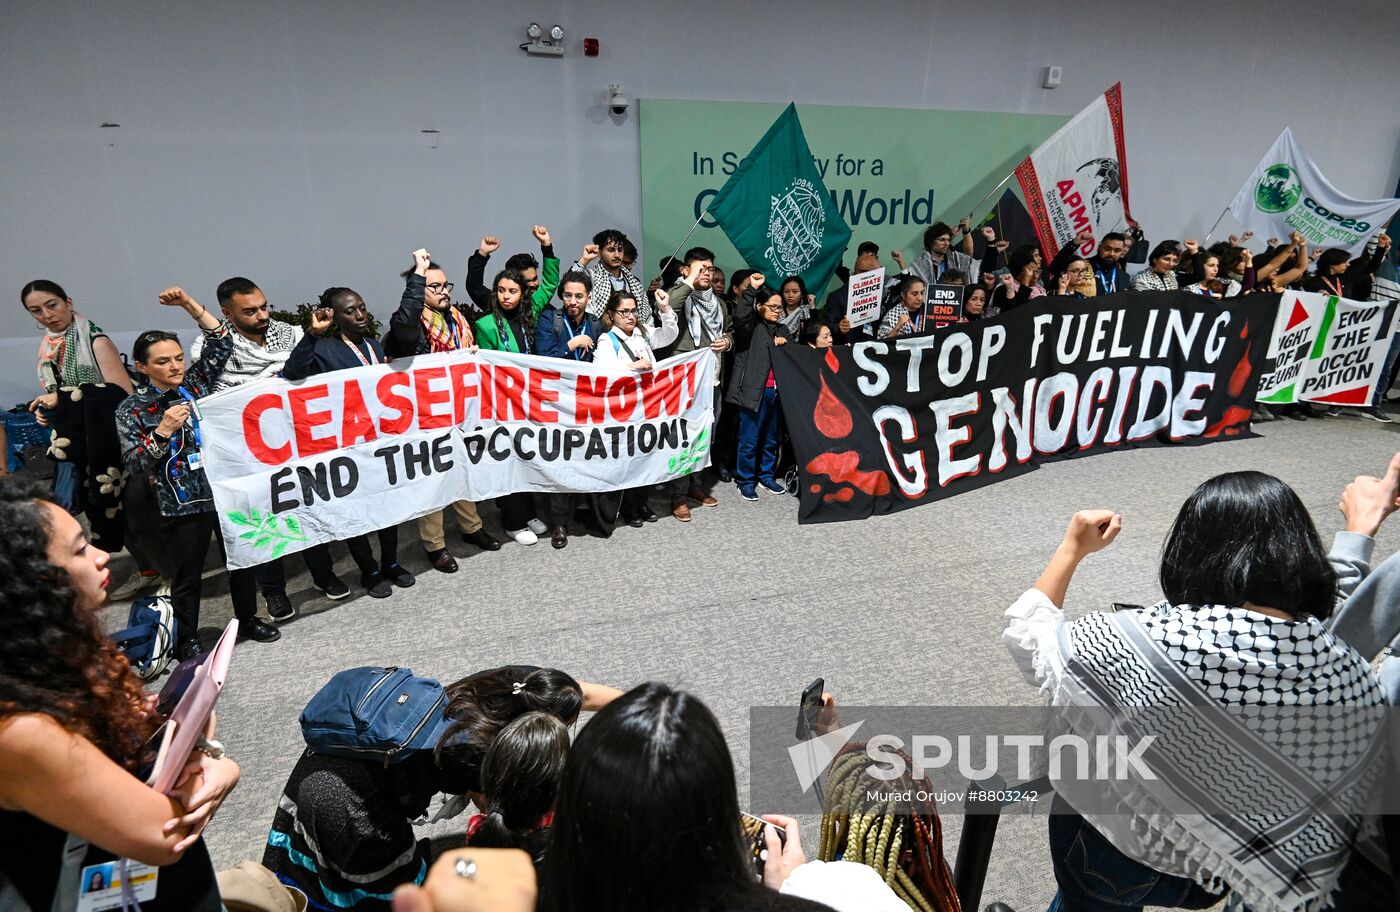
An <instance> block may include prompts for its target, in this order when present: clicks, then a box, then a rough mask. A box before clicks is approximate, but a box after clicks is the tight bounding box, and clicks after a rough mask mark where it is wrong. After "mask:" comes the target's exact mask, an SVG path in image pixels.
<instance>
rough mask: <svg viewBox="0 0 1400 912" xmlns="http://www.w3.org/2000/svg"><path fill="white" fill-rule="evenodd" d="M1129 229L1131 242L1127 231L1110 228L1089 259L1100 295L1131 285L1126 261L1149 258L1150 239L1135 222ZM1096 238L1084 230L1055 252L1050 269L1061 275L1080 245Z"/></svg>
mask: <svg viewBox="0 0 1400 912" xmlns="http://www.w3.org/2000/svg"><path fill="white" fill-rule="evenodd" d="M1128 233H1129V234H1131V235H1132V236H1133V237H1132V240H1131V242H1130V241H1129V237H1128V234H1123V233H1122V232H1118V231H1110V232H1109V233H1108V234H1105V235H1104V236H1103V240H1101V241H1099V252H1098V254H1097V255H1096V256H1094V258H1093V259H1091V260H1089V268H1090V269H1092V270H1093V271H1094V284H1095V285H1096V286H1098V288H1097V291H1098V293H1099V294H1101V295H1109V294H1114V293H1115V292H1119V291H1128V290H1129V289H1131V288H1132V279H1130V278H1129V277H1128V270H1127V264H1128V263H1142V262H1144V261H1146V259H1147V241H1146V240H1144V239H1143V236H1142V231H1141V229H1139V228H1138V227H1137V223H1136V222H1134V223H1132V225H1131V226H1130V227H1129V229H1128ZM1093 239H1094V234H1093V232H1091V231H1081V232H1080V233H1079V234H1078V235H1076V236H1075V238H1074V240H1073V241H1072V242H1071V243H1068V244H1066V245H1065V246H1064V247H1061V248H1060V252H1059V253H1057V254H1055V258H1054V259H1053V260H1051V261H1050V267H1049V269H1048V270H1047V272H1049V273H1050V275H1052V276H1059V275H1060V274H1061V273H1063V272H1064V271H1065V269H1066V268H1067V267H1068V266H1069V264H1070V261H1071V260H1073V259H1074V258H1075V257H1076V256H1078V252H1079V248H1080V247H1081V246H1083V245H1084V244H1085V243H1087V242H1089V241H1092V240H1093Z"/></svg>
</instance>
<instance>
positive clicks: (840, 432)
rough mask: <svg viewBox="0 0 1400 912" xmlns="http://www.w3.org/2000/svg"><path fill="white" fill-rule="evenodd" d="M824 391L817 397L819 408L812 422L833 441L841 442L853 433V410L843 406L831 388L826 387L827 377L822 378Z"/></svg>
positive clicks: (814, 413) (813, 415)
mask: <svg viewBox="0 0 1400 912" xmlns="http://www.w3.org/2000/svg"><path fill="white" fill-rule="evenodd" d="M821 385H822V389H821V392H820V393H819V394H818V395H817V407H816V410H815V411H814V412H813V414H812V420H813V421H814V422H815V423H816V425H817V430H818V431H821V433H822V434H823V435H825V436H827V437H830V438H831V439H832V440H841V439H842V438H844V437H845V436H846V435H848V434H850V433H851V428H852V427H853V426H854V425H853V422H852V420H851V410H850V409H848V408H846V406H845V405H843V404H842V402H841V400H840V399H837V398H836V394H835V393H833V392H832V391H831V387H829V386H827V385H826V377H822V378H821Z"/></svg>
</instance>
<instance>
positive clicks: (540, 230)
mask: <svg viewBox="0 0 1400 912" xmlns="http://www.w3.org/2000/svg"><path fill="white" fill-rule="evenodd" d="M530 233H531V234H533V235H534V236H535V240H537V241H539V242H540V246H541V247H548V246H549V245H550V240H549V229H548V228H546V227H545V226H543V225H536V226H535V227H534V230H532V231H531V232H530Z"/></svg>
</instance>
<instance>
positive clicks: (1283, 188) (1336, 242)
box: [1230, 127, 1400, 256]
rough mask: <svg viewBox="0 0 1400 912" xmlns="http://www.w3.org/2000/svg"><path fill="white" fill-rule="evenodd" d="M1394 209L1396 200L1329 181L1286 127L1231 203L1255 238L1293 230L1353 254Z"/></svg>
mask: <svg viewBox="0 0 1400 912" xmlns="http://www.w3.org/2000/svg"><path fill="white" fill-rule="evenodd" d="M1397 209H1400V199H1382V200H1359V199H1352V198H1351V197H1349V196H1346V195H1344V194H1343V193H1342V192H1341V191H1340V190H1338V189H1337V188H1336V187H1334V186H1332V184H1331V182H1329V181H1328V180H1327V178H1325V177H1323V176H1322V172H1321V171H1319V170H1318V168H1317V166H1316V165H1314V164H1313V163H1312V159H1310V158H1308V153H1307V152H1305V151H1303V144H1302V143H1300V142H1298V140H1296V139H1294V138H1293V131H1292V130H1291V129H1289V128H1288V127H1284V128H1283V132H1282V133H1280V134H1279V135H1278V139H1276V140H1274V144H1273V145H1272V146H1270V147H1269V151H1268V152H1267V153H1266V154H1265V155H1264V158H1263V159H1262V160H1261V161H1260V162H1259V164H1258V165H1256V166H1255V168H1254V170H1253V171H1252V172H1250V175H1249V177H1248V179H1246V180H1245V182H1244V186H1242V187H1240V192H1239V193H1237V194H1235V199H1234V202H1232V203H1231V204H1230V214H1231V215H1233V216H1234V217H1235V220H1236V221H1238V222H1239V223H1240V224H1241V225H1243V226H1244V227H1245V228H1248V229H1251V230H1252V231H1253V232H1254V233H1255V234H1257V235H1259V236H1260V237H1267V236H1271V235H1272V236H1276V237H1284V236H1286V235H1287V234H1288V233H1289V232H1291V231H1296V232H1298V233H1299V234H1301V235H1302V236H1303V237H1305V238H1307V241H1308V243H1309V244H1312V245H1313V246H1315V247H1341V248H1343V249H1345V250H1346V251H1347V252H1348V253H1350V254H1351V255H1352V256H1358V255H1359V254H1360V253H1361V252H1362V250H1363V249H1365V247H1366V242H1367V240H1369V239H1370V237H1371V236H1372V235H1374V234H1375V233H1376V232H1377V231H1380V230H1381V229H1382V228H1384V227H1385V224H1386V222H1388V221H1390V218H1391V216H1393V215H1394V214H1395V212H1396V210H1397Z"/></svg>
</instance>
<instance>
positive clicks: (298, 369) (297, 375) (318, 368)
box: [282, 330, 384, 380]
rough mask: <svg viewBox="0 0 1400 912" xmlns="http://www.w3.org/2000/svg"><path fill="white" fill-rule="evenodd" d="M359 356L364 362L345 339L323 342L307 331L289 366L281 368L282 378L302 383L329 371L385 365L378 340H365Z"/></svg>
mask: <svg viewBox="0 0 1400 912" xmlns="http://www.w3.org/2000/svg"><path fill="white" fill-rule="evenodd" d="M360 353H361V355H362V356H363V357H364V360H361V359H360V358H359V357H356V355H355V352H354V351H353V350H352V349H351V348H350V346H349V345H348V344H347V343H346V341H345V339H344V338H342V337H339V336H327V337H325V338H321V337H318V336H316V335H314V334H313V333H312V332H311V331H310V330H308V331H307V332H306V334H305V335H303V336H302V337H301V341H300V342H298V343H297V344H296V347H295V348H293V349H292V353H291V354H290V355H288V356H287V363H286V364H284V365H282V376H283V377H285V378H286V379H288V380H302V379H304V378H306V377H311V376H315V375H316V374H324V373H328V372H330V371H338V370H345V369H346V368H351V367H364V364H365V361H369V362H370V363H371V364H373V363H376V362H377V363H380V364H382V363H383V362H384V349H382V348H380V347H379V341H378V340H377V339H372V338H370V337H368V336H366V337H365V339H364V342H363V345H362V347H361V348H360Z"/></svg>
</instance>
